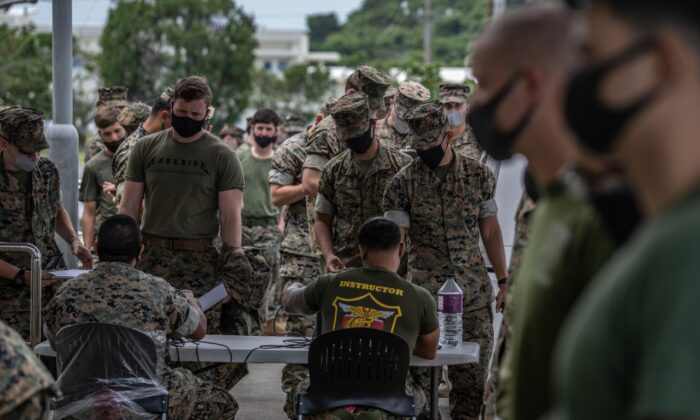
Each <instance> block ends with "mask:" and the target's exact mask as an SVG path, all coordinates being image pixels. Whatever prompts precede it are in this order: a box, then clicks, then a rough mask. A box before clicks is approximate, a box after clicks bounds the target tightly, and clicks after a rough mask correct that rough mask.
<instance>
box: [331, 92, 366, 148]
mask: <svg viewBox="0 0 700 420" xmlns="http://www.w3.org/2000/svg"><path fill="white" fill-rule="evenodd" d="M331 114H332V115H333V119H334V120H335V129H336V135H337V137H338V139H339V140H341V141H345V140H349V139H352V138H355V137H359V136H361V135H362V134H364V133H365V132H366V131H367V129H368V128H369V119H370V111H369V99H368V97H367V95H365V94H364V93H362V92H357V93H353V94H350V95H345V96H343V97H342V98H340V99H338V101H337V102H336V103H335V105H333V108H332V109H331Z"/></svg>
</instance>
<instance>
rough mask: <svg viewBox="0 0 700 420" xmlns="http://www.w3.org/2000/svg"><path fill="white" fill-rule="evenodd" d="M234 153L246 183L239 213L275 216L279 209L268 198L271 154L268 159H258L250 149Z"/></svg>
mask: <svg viewBox="0 0 700 420" xmlns="http://www.w3.org/2000/svg"><path fill="white" fill-rule="evenodd" d="M236 155H237V156H238V159H240V161H241V167H242V168H243V176H244V177H245V185H246V189H245V192H244V193H243V211H242V212H241V215H242V216H243V217H244V218H248V217H250V218H271V219H272V218H276V217H277V216H278V215H279V209H278V208H277V207H276V206H273V205H272V200H271V199H270V178H269V176H270V169H272V156H270V158H269V159H258V158H256V157H255V156H253V151H252V149H246V150H242V151H240V152H238V151H237V152H236ZM273 224H274V222H273Z"/></svg>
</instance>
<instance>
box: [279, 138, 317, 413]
mask: <svg viewBox="0 0 700 420" xmlns="http://www.w3.org/2000/svg"><path fill="white" fill-rule="evenodd" d="M307 139H308V135H307V134H306V132H305V131H302V132H301V133H299V134H297V135H295V136H293V137H291V138H289V139H287V140H286V141H285V142H284V143H282V145H281V146H280V147H279V148H277V150H276V151H275V154H274V156H273V158H272V169H271V170H270V184H273V185H281V186H285V185H300V184H301V174H302V167H303V165H304V159H305V158H306V152H305V151H304V146H305V145H306V141H307ZM284 222H285V223H284V224H285V226H284V232H283V233H282V240H281V242H280V271H279V280H278V281H277V284H276V285H275V287H273V288H272V289H271V290H272V295H273V296H272V299H271V302H272V305H273V306H274V310H276V309H277V307H278V306H280V304H281V300H282V293H283V292H284V291H285V290H286V289H287V287H289V285H290V284H292V283H295V282H298V283H301V284H303V285H307V284H309V283H311V282H312V281H313V280H315V279H317V278H318V277H319V276H320V275H321V273H322V269H323V263H322V260H321V256H320V253H319V252H318V250H317V249H316V247H315V246H314V245H313V244H312V242H311V236H310V234H309V223H308V220H307V200H306V198H302V199H301V200H299V201H297V202H296V203H292V204H290V205H288V206H287V210H286V212H285V213H284ZM315 321H316V320H315V318H314V317H309V316H303V315H288V316H287V323H286V326H287V331H288V332H290V333H292V334H299V335H303V336H306V337H311V336H313V335H314V332H315V326H316V322H315ZM307 377H308V369H307V368H306V366H305V365H286V366H285V367H284V369H282V390H283V391H284V392H285V393H286V394H287V399H286V402H285V407H284V409H285V412H286V413H288V414H289V415H290V417H294V400H293V399H292V391H293V390H294V389H295V388H296V386H297V384H299V383H300V382H301V381H303V380H304V379H305V378H307ZM290 410H291V411H290Z"/></svg>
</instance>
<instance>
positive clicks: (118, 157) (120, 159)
mask: <svg viewBox="0 0 700 420" xmlns="http://www.w3.org/2000/svg"><path fill="white" fill-rule="evenodd" d="M147 135H148V131H146V130H145V129H144V128H143V124H141V125H139V127H138V128H137V129H136V130H134V132H133V133H131V134H130V135H129V136H128V137H127V138H126V140H124V143H122V144H121V145H119V148H118V149H117V151H116V152H114V156H113V157H112V175H114V185H115V186H117V188H118V187H119V185H121V184H123V183H124V179H125V178H124V177H125V174H126V165H127V163H128V162H129V154H130V153H131V149H133V147H134V145H135V144H136V142H138V141H139V139H140V138H141V137H144V136H147Z"/></svg>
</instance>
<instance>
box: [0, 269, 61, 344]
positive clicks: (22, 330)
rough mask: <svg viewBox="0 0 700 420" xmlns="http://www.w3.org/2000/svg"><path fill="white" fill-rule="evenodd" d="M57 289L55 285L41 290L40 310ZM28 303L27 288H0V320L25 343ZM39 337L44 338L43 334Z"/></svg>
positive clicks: (27, 331)
mask: <svg viewBox="0 0 700 420" xmlns="http://www.w3.org/2000/svg"><path fill="white" fill-rule="evenodd" d="M0 281H2V280H0ZM57 289H58V285H57V284H54V285H51V286H48V287H44V288H42V289H41V307H42V308H43V307H44V306H46V305H47V304H48V303H49V301H50V300H51V297H53V295H54V293H56V290H57ZM30 303H31V295H30V289H29V287H22V288H19V287H14V286H0V320H2V321H3V322H5V323H6V324H7V325H9V326H10V327H12V328H13V329H14V330H15V331H17V332H18V333H19V335H21V336H22V338H24V339H25V341H29V321H30V320H29V318H30V311H29V307H30ZM41 336H42V338H43V337H44V334H43V332H42V333H41Z"/></svg>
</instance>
